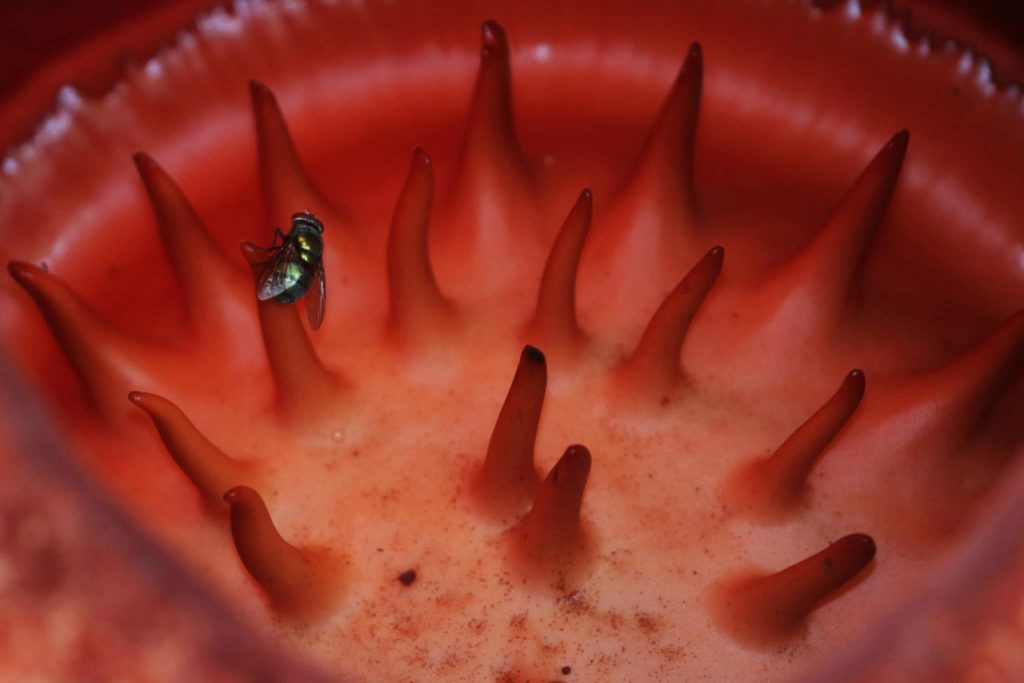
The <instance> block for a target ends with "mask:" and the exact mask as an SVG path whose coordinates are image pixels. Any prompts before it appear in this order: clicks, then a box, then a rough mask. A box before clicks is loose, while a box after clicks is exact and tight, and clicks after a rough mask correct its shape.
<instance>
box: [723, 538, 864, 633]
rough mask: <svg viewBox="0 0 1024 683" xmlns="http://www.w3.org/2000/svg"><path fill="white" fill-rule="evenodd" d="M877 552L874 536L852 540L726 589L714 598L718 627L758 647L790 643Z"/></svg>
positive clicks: (726, 585)
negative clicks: (811, 616) (788, 641)
mask: <svg viewBox="0 0 1024 683" xmlns="http://www.w3.org/2000/svg"><path fill="white" fill-rule="evenodd" d="M875 550H876V548H875V542H874V540H873V539H872V538H871V537H870V536H867V535H865V534H850V535H849V536H844V537H843V538H841V539H839V540H838V541H836V542H835V543H832V544H831V545H829V546H828V547H827V548H825V549H824V550H822V551H821V552H819V553H816V554H814V555H812V556H811V557H808V558H807V559H806V560H802V561H800V562H797V563H796V564H794V565H792V566H791V567H787V568H786V569H783V570H782V571H780V572H776V573H775V574H760V575H755V576H748V577H744V578H739V579H735V580H732V581H728V582H726V583H724V584H721V585H719V586H718V587H717V588H716V590H715V594H714V605H713V609H714V617H715V621H716V623H717V624H718V626H719V628H721V629H723V630H724V631H726V632H728V633H729V634H730V635H732V636H733V637H734V638H736V640H738V641H740V642H742V643H744V644H746V645H750V646H752V647H769V646H773V645H776V644H778V643H779V642H782V641H786V640H790V639H792V638H793V637H795V636H797V635H798V634H799V632H800V631H801V629H803V628H804V626H805V625H806V621H807V618H808V617H809V616H810V614H811V612H813V611H814V610H815V609H817V608H818V607H820V606H821V605H822V604H823V603H824V602H826V601H827V600H828V599H830V598H832V597H834V596H835V595H836V594H837V593H838V591H839V590H840V589H841V588H843V587H844V586H846V585H847V584H849V583H850V582H851V581H852V580H853V579H854V578H855V577H856V576H857V575H858V574H860V573H861V571H862V570H864V568H865V567H867V566H868V564H870V563H871V560H872V559H874V557H875Z"/></svg>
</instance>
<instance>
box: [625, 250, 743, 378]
mask: <svg viewBox="0 0 1024 683" xmlns="http://www.w3.org/2000/svg"><path fill="white" fill-rule="evenodd" d="M724 258H725V250H724V249H723V248H722V247H715V248H714V249H712V250H711V251H709V252H708V253H707V254H705V255H704V258H702V259H701V260H700V261H699V262H698V263H697V265H695V266H694V267H693V268H692V269H691V270H690V272H689V273H687V274H686V277H684V278H683V279H682V281H681V282H680V283H679V284H678V285H677V286H676V288H675V289H674V290H672V292H671V293H670V294H669V295H668V296H667V297H666V298H665V301H664V303H662V304H661V306H660V307H659V308H658V310H657V311H656V312H655V313H654V317H653V318H651V322H650V323H649V324H648V325H647V329H646V330H644V334H643V337H642V338H641V339H640V343H639V345H638V346H637V348H636V350H635V351H634V352H633V355H632V356H630V357H629V359H628V360H627V361H626V363H625V365H624V366H623V367H622V373H623V376H624V377H625V378H626V379H627V380H628V381H631V382H636V383H637V384H640V385H642V386H646V387H648V388H649V389H648V390H649V392H651V391H654V392H658V391H662V390H664V389H665V388H667V387H669V386H671V385H672V383H674V382H676V381H678V379H679V377H680V376H681V370H680V368H679V353H680V350H681V349H682V346H683V339H684V338H685V337H686V332H687V330H689V328H690V322H691V321H692V320H693V317H694V316H695V315H696V314H697V309H698V308H699V307H700V305H701V303H702V302H703V301H704V299H705V297H707V295H708V292H710V291H711V287H712V286H713V285H714V284H715V280H717V279H718V274H719V273H720V272H721V270H722V260H723V259H724Z"/></svg>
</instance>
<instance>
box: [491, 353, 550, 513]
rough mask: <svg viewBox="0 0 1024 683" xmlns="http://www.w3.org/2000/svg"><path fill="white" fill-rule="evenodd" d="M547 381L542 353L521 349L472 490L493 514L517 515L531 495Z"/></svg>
mask: <svg viewBox="0 0 1024 683" xmlns="http://www.w3.org/2000/svg"><path fill="white" fill-rule="evenodd" d="M547 381H548V369H547V362H546V361H545V359H544V354H543V353H542V352H541V350H540V349H538V348H536V347H534V346H529V345H528V346H526V347H524V348H523V351H522V353H521V354H520V355H519V365H518V367H517V368H516V374H515V376H514V377H513V378H512V385H511V386H510V387H509V390H508V394H507V395H506V397H505V403H504V404H503V405H502V406H501V411H500V412H499V413H498V420H497V422H496V423H495V425H494V431H493V432H492V433H491V440H490V443H489V444H488V445H487V455H486V457H485V458H484V463H483V466H482V467H481V468H480V472H479V474H478V475H477V478H476V481H475V485H474V488H475V490H476V493H477V495H478V497H479V499H480V501H481V503H482V504H483V507H484V509H486V510H487V511H489V512H491V513H493V514H497V515H505V514H509V513H512V512H518V511H520V510H522V509H524V508H525V507H526V506H527V505H529V503H530V501H531V500H533V496H534V494H535V493H536V490H537V484H538V483H539V481H540V478H539V477H538V476H537V469H536V467H535V466H534V464H533V448H534V442H535V441H536V440H537V425H538V424H539V422H540V413H541V408H542V407H543V406H544V392H545V390H546V388H547Z"/></svg>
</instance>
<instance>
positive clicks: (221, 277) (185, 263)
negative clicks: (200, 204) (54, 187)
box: [134, 152, 248, 499]
mask: <svg viewBox="0 0 1024 683" xmlns="http://www.w3.org/2000/svg"><path fill="white" fill-rule="evenodd" d="M134 158H135V165H136V166H137V167H138V169H139V175H140V176H141V177H142V182H143V183H144V184H145V186H146V192H147V193H148V194H149V198H150V202H151V203H152V205H153V211H154V213H155V214H156V219H157V225H158V227H159V230H160V241H161V242H163V245H164V248H165V249H166V250H167V255H168V257H169V259H170V262H171V266H172V267H173V268H174V272H175V274H176V275H177V276H178V281H179V282H180V283H181V287H182V289H183V291H184V294H185V302H186V305H187V310H188V314H189V319H190V320H191V323H192V326H193V328H194V329H195V330H196V331H198V332H209V331H210V330H217V331H219V330H222V329H225V328H227V329H232V328H233V327H236V325H235V324H234V322H235V321H236V320H237V319H239V318H240V317H241V316H242V315H243V314H245V315H248V310H247V309H246V308H245V307H244V306H242V305H241V304H242V302H244V301H245V300H246V299H245V297H246V296H247V294H248V292H247V284H246V282H245V274H244V273H243V272H242V271H241V270H240V269H239V268H238V267H237V266H236V265H235V264H233V263H232V262H231V261H229V260H228V258H227V256H226V255H225V254H224V253H223V252H222V251H221V250H220V247H218V246H217V243H216V242H214V240H213V238H212V237H210V235H209V233H208V232H207V231H206V229H205V228H204V227H203V225H202V223H201V222H200V220H199V217H198V216H197V215H196V213H195V211H194V210H193V208H192V206H191V205H190V204H189V202H188V200H187V199H186V198H185V195H184V194H183V193H182V191H181V189H180V188H179V187H178V186H177V185H176V184H175V182H174V181H173V180H172V179H171V177H170V176H169V175H167V172H166V171H164V169H162V168H161V167H160V166H159V165H158V164H157V163H156V162H155V161H153V159H151V158H150V157H149V156H147V155H146V154H143V153H142V152H138V153H137V154H135V157H134ZM217 498H218V499H219V498H220V493H218V494H217Z"/></svg>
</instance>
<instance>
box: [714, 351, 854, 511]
mask: <svg viewBox="0 0 1024 683" xmlns="http://www.w3.org/2000/svg"><path fill="white" fill-rule="evenodd" d="M864 387H865V378H864V372H863V371H861V370H852V371H850V373H849V374H847V375H846V378H845V379H844V380H843V383H842V384H841V385H840V386H839V389H838V390H836V392H835V393H834V394H833V395H832V397H831V398H830V399H829V400H828V401H827V402H826V403H825V405H823V406H822V407H821V408H819V409H818V411H817V412H815V413H814V415H812V416H811V417H810V418H808V420H807V421H806V422H804V423H803V424H802V425H800V427H798V428H797V429H796V431H794V432H793V434H791V435H790V437H789V438H788V439H786V440H785V442H783V444H782V445H781V446H779V447H778V449H776V451H775V452H774V453H772V454H771V455H770V456H768V457H767V458H764V459H762V460H758V461H756V462H753V463H750V464H749V465H747V466H745V467H743V468H742V469H741V470H740V471H739V472H738V473H737V475H736V476H735V477H734V478H733V479H732V480H731V481H730V483H729V485H728V489H727V494H726V496H727V498H728V500H729V501H730V503H731V504H732V505H734V506H735V507H736V508H737V509H738V510H740V511H742V512H747V513H749V514H751V515H753V516H756V517H761V518H765V519H778V518H780V517H783V516H786V515H788V514H790V513H792V512H794V511H796V510H797V509H798V508H799V504H800V502H801V501H802V500H803V498H804V493H805V492H806V490H807V479H808V477H809V475H810V473H811V470H812V468H813V467H814V465H815V464H816V463H817V462H818V460H820V459H821V456H822V455H823V454H824V452H825V449H827V448H828V446H829V444H830V443H831V442H832V440H833V439H834V438H835V436H836V435H837V434H838V433H839V431H840V430H841V429H842V428H843V427H844V426H845V425H846V423H847V422H849V420H850V417H852V416H853V413H854V411H855V410H856V409H857V406H859V405H860V402H861V399H862V398H863V397H864Z"/></svg>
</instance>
